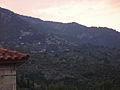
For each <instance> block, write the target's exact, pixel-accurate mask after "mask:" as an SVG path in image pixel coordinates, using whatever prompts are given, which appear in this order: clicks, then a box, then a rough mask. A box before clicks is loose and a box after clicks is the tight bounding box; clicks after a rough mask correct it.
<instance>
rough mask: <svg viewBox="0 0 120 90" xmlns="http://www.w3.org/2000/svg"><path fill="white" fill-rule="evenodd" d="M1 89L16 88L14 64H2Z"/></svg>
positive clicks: (0, 72)
mask: <svg viewBox="0 0 120 90" xmlns="http://www.w3.org/2000/svg"><path fill="white" fill-rule="evenodd" d="M0 90H16V70H15V66H14V65H13V66H1V65H0Z"/></svg>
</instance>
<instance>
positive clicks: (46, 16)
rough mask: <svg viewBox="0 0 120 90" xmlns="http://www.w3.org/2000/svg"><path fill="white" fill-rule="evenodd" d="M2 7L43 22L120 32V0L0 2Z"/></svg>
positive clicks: (7, 0)
mask: <svg viewBox="0 0 120 90" xmlns="http://www.w3.org/2000/svg"><path fill="white" fill-rule="evenodd" d="M0 6H1V7H3V8H7V9H10V10H12V11H14V12H16V13H19V14H22V15H28V16H33V17H38V18H40V19H42V20H47V21H48V20H49V21H58V22H77V23H79V24H82V25H86V26H101V27H109V28H113V29H116V30H119V31H120V0H0Z"/></svg>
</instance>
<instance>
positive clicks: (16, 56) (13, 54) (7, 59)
mask: <svg viewBox="0 0 120 90" xmlns="http://www.w3.org/2000/svg"><path fill="white" fill-rule="evenodd" d="M28 57H29V55H27V54H24V53H20V52H17V51H12V50H8V49H2V48H0V63H24V62H26V61H27V59H28Z"/></svg>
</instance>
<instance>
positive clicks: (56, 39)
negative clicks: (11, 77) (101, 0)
mask: <svg viewBox="0 0 120 90" xmlns="http://www.w3.org/2000/svg"><path fill="white" fill-rule="evenodd" d="M0 47H2V48H8V49H12V50H17V51H21V52H24V53H27V54H29V55H30V60H29V62H27V63H26V64H24V65H22V66H20V67H19V68H18V70H17V73H18V76H17V83H18V87H19V88H20V90H120V88H119V87H120V76H119V74H120V32H117V31H115V30H113V29H110V28H107V27H87V26H84V25H81V24H78V23H76V22H71V23H60V22H52V21H44V20H41V19H38V18H33V17H29V16H23V15H19V14H16V13H14V12H12V11H10V10H7V9H4V8H0ZM61 82H62V84H61ZM106 83H107V84H106ZM57 85H58V87H59V85H60V86H63V88H68V87H70V88H71V89H70V88H69V89H53V88H57ZM101 85H103V86H104V85H105V86H107V85H108V86H109V85H110V86H111V85H113V86H112V88H111V89H100V88H101ZM36 88H37V89H36ZM46 88H47V89H46ZM50 88H51V89H50ZM94 88H97V89H94ZM116 88H117V89H116ZM18 90H19V89H18Z"/></svg>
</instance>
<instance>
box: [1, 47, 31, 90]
mask: <svg viewBox="0 0 120 90" xmlns="http://www.w3.org/2000/svg"><path fill="white" fill-rule="evenodd" d="M28 58H29V55H27V54H24V53H20V52H17V51H11V50H7V49H0V90H16V67H17V66H19V65H21V64H23V63H25V62H27V60H28Z"/></svg>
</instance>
